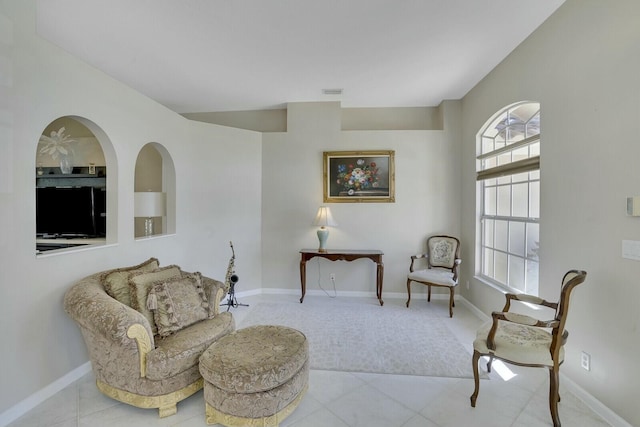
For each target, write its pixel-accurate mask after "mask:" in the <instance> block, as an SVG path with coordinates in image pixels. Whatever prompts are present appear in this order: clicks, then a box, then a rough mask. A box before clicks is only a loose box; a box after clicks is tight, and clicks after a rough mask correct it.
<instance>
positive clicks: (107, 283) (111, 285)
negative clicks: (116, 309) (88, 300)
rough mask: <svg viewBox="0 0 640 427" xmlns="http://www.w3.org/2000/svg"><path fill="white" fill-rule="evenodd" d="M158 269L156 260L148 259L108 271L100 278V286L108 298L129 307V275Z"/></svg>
mask: <svg viewBox="0 0 640 427" xmlns="http://www.w3.org/2000/svg"><path fill="white" fill-rule="evenodd" d="M158 267H160V263H159V262H158V260H157V259H156V258H149V259H148V260H147V261H145V262H143V263H142V264H138V265H134V266H131V267H124V268H117V269H115V270H110V271H108V272H106V273H105V274H104V275H103V276H102V286H104V290H105V292H107V294H108V295H109V296H110V297H112V298H115V299H117V300H118V301H120V302H121V303H123V304H125V305H128V306H129V307H131V295H130V293H129V276H130V275H131V274H136V273H143V272H149V271H152V270H156V269H157V268H158Z"/></svg>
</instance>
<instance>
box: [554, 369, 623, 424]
mask: <svg viewBox="0 0 640 427" xmlns="http://www.w3.org/2000/svg"><path fill="white" fill-rule="evenodd" d="M560 382H561V383H562V384H564V386H565V387H566V388H567V390H569V391H570V392H571V393H573V394H574V395H575V396H576V397H577V398H578V399H580V400H582V402H583V403H584V404H585V405H587V406H588V407H589V408H591V410H592V411H593V412H595V413H596V414H598V415H599V416H600V417H601V418H602V419H603V420H605V421H606V422H608V423H609V424H611V426H612V427H633V426H632V425H631V424H629V423H628V422H627V421H626V420H624V419H623V418H622V417H620V416H619V415H618V414H616V413H615V412H613V411H612V410H611V409H609V408H608V407H607V406H605V405H604V404H603V403H602V402H600V401H599V400H598V399H596V398H595V397H593V396H592V395H590V394H589V393H587V392H586V391H585V390H584V389H583V388H582V387H580V386H579V385H578V384H576V383H575V382H573V381H571V380H570V379H569V378H568V377H567V376H566V375H563V374H562V372H561V373H560Z"/></svg>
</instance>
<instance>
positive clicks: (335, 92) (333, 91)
mask: <svg viewBox="0 0 640 427" xmlns="http://www.w3.org/2000/svg"><path fill="white" fill-rule="evenodd" d="M322 94H323V95H342V89H322Z"/></svg>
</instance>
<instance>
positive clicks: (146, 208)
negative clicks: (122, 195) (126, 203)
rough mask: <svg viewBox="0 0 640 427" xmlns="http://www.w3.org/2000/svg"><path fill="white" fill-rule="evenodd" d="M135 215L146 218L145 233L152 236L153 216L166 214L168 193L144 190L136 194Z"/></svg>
mask: <svg viewBox="0 0 640 427" xmlns="http://www.w3.org/2000/svg"><path fill="white" fill-rule="evenodd" d="M134 205H135V206H134V211H135V212H134V216H135V217H137V218H144V219H145V220H144V235H145V237H146V236H152V235H153V234H154V230H153V218H155V217H159V216H165V215H166V214H167V213H166V206H167V203H166V193H160V192H155V191H142V192H136V193H135V194H134Z"/></svg>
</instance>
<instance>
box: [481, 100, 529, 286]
mask: <svg viewBox="0 0 640 427" xmlns="http://www.w3.org/2000/svg"><path fill="white" fill-rule="evenodd" d="M479 151H480V154H479V155H478V157H477V171H478V175H477V179H478V182H479V185H480V192H479V198H480V200H479V202H480V226H481V233H480V242H479V246H480V254H481V256H480V258H481V260H480V268H478V270H479V272H480V275H481V276H482V277H483V278H484V279H486V280H488V281H490V282H492V283H496V284H498V285H501V286H505V287H507V288H511V289H513V290H515V291H517V292H525V293H528V294H533V295H537V294H538V264H539V262H538V250H539V235H540V224H539V221H540V104H539V103H536V102H525V103H519V104H515V105H512V106H510V107H508V108H506V109H504V110H503V111H500V112H498V113H497V114H496V115H495V116H494V118H493V119H490V120H489V121H488V122H487V124H486V125H485V127H484V129H483V130H482V131H481V132H480V134H479Z"/></svg>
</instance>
